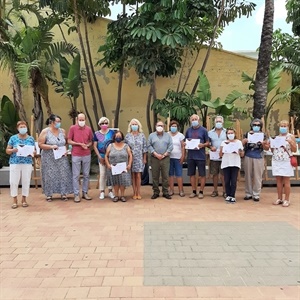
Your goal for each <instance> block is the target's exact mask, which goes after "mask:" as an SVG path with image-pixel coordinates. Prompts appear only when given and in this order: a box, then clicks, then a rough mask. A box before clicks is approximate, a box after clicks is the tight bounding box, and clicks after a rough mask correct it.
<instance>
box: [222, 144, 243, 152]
mask: <svg viewBox="0 0 300 300" xmlns="http://www.w3.org/2000/svg"><path fill="white" fill-rule="evenodd" d="M239 150H240V149H239V144H238V143H234V142H233V143H232V142H230V143H228V144H225V145H224V147H223V153H234V152H235V153H239Z"/></svg>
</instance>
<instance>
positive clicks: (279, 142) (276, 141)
mask: <svg viewBox="0 0 300 300" xmlns="http://www.w3.org/2000/svg"><path fill="white" fill-rule="evenodd" d="M285 139H286V137H285V136H276V137H275V138H272V137H270V147H271V148H280V147H282V146H284V147H285V146H286V141H285Z"/></svg>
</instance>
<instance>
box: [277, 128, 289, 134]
mask: <svg viewBox="0 0 300 300" xmlns="http://www.w3.org/2000/svg"><path fill="white" fill-rule="evenodd" d="M279 132H280V133H281V134H285V133H287V127H279Z"/></svg>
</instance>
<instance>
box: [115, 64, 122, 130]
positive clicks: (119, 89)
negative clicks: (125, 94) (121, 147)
mask: <svg viewBox="0 0 300 300" xmlns="http://www.w3.org/2000/svg"><path fill="white" fill-rule="evenodd" d="M123 75H124V63H123V64H122V66H121V68H120V71H119V84H118V96H117V103H116V110H115V119H114V126H115V127H119V116H120V108H121V102H122V87H123Z"/></svg>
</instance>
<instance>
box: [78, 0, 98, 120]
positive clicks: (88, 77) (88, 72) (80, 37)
mask: <svg viewBox="0 0 300 300" xmlns="http://www.w3.org/2000/svg"><path fill="white" fill-rule="evenodd" d="M73 8H74V16H75V23H76V28H77V33H78V39H79V43H80V47H81V53H82V56H83V61H84V65H85V68H86V76H87V80H88V83H89V87H90V90H91V96H92V100H93V107H92V109H93V112H94V117H95V120H96V122H97V123H98V120H99V118H98V112H97V110H98V109H97V101H96V94H95V90H94V87H93V82H92V78H91V73H90V67H89V64H88V61H87V57H86V53H85V48H84V44H83V38H82V34H81V29H80V22H79V17H78V9H77V0H73Z"/></svg>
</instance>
